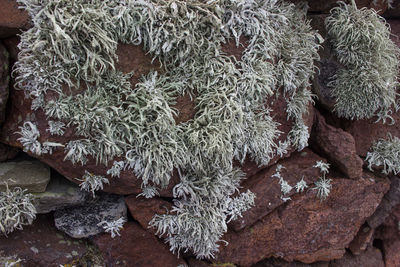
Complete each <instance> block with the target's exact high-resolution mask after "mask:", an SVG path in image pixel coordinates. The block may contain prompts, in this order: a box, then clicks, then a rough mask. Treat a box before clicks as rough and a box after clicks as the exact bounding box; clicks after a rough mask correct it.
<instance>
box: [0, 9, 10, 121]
mask: <svg viewBox="0 0 400 267" xmlns="http://www.w3.org/2000/svg"><path fill="white" fill-rule="evenodd" d="M0 16H1V15H0ZM8 57H9V54H8V52H7V50H6V48H5V47H4V45H3V44H2V43H1V41H0V125H1V124H2V123H3V121H4V119H5V117H6V105H7V99H8V93H9V89H8V85H9V83H10V70H9V68H10V64H9V58H8Z"/></svg>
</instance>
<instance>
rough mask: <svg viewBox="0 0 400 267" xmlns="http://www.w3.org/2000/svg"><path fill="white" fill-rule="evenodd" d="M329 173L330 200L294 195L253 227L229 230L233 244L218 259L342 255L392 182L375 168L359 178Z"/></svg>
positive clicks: (242, 260)
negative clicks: (375, 173) (380, 177)
mask: <svg viewBox="0 0 400 267" xmlns="http://www.w3.org/2000/svg"><path fill="white" fill-rule="evenodd" d="M328 177H329V178H332V180H333V181H332V191H331V193H330V195H329V197H328V198H327V199H326V200H325V201H319V200H318V199H317V198H316V191H315V190H307V191H305V192H304V193H301V194H297V195H295V196H293V197H292V200H291V201H289V202H288V203H287V204H286V205H283V206H282V207H280V208H279V209H275V210H274V211H273V212H271V213H270V214H268V215H267V216H265V217H263V218H262V219H261V220H259V221H258V222H257V223H255V224H254V225H252V226H251V227H247V228H245V229H243V230H241V231H240V232H232V231H230V232H228V233H227V234H225V235H224V236H223V239H224V240H226V241H227V242H228V243H229V245H228V246H221V247H220V253H219V254H218V256H217V258H216V260H215V261H216V262H233V263H235V264H238V265H241V266H251V265H252V264H254V263H256V262H258V261H260V260H262V259H264V258H268V257H271V256H274V257H281V258H283V259H285V260H287V261H292V260H298V261H301V262H305V263H311V262H315V261H328V260H333V259H339V258H341V257H342V256H343V255H344V253H345V248H346V247H347V246H348V245H349V243H350V242H351V241H352V240H353V238H354V236H355V235H356V234H357V232H358V230H359V228H360V226H361V225H362V224H363V222H364V221H365V219H366V218H367V217H369V216H370V215H371V214H372V213H373V212H374V211H375V209H376V208H377V206H378V204H379V202H380V201H381V199H382V197H383V195H384V194H385V192H386V191H387V190H388V189H389V185H388V183H387V182H386V181H381V180H375V177H373V176H372V175H371V174H369V173H364V175H363V178H362V179H358V180H350V179H344V178H342V177H338V176H332V175H328Z"/></svg>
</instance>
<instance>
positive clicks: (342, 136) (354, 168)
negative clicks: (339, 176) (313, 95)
mask: <svg viewBox="0 0 400 267" xmlns="http://www.w3.org/2000/svg"><path fill="white" fill-rule="evenodd" d="M315 114H316V116H315V123H314V125H313V132H312V134H311V140H310V143H311V147H312V148H313V149H314V151H317V152H319V153H320V154H323V155H325V156H326V157H327V159H328V160H329V162H332V164H333V165H334V166H335V167H337V168H338V169H339V170H340V171H342V172H343V173H344V174H345V175H346V176H348V177H349V178H352V179H358V178H360V177H361V175H362V172H363V168H362V167H363V160H362V159H361V158H360V157H359V156H358V155H357V152H356V146H355V140H354V138H353V136H352V135H351V134H349V133H347V132H345V131H343V130H342V129H339V128H335V127H333V126H330V125H328V124H327V123H326V121H325V118H324V117H323V116H322V115H321V114H320V113H319V112H318V111H316V112H315Z"/></svg>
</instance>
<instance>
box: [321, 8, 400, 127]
mask: <svg viewBox="0 0 400 267" xmlns="http://www.w3.org/2000/svg"><path fill="white" fill-rule="evenodd" d="M339 3H340V6H339V7H335V8H333V9H332V10H331V15H330V16H329V17H328V18H327V19H326V21H325V24H326V28H327V31H328V36H329V41H330V43H331V45H332V48H333V52H334V54H335V56H336V58H337V59H338V60H339V62H340V63H341V64H342V65H343V66H344V68H342V69H339V71H338V72H337V73H336V74H335V75H334V76H333V77H332V81H331V82H330V83H329V84H328V85H329V86H330V87H331V88H332V96H333V97H334V98H335V99H336V104H335V107H334V110H335V112H336V114H337V115H338V116H339V117H344V118H347V119H365V118H371V117H373V116H375V115H376V116H378V120H383V122H386V120H387V119H390V120H392V117H391V116H390V115H391V113H392V111H393V109H394V108H397V106H396V97H397V95H398V94H397V92H396V90H397V87H398V73H399V48H398V47H397V45H396V44H395V43H394V42H393V41H391V40H390V28H389V26H388V24H387V23H386V22H385V20H384V19H383V18H382V17H380V16H379V15H378V14H377V13H376V11H375V10H373V9H367V8H361V9H358V8H357V7H356V4H355V2H354V0H352V4H345V3H344V2H339Z"/></svg>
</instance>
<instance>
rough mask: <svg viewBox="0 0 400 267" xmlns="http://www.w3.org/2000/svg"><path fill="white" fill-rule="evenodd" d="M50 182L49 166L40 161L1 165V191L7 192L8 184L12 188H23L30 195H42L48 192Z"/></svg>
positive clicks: (4, 163)
mask: <svg viewBox="0 0 400 267" xmlns="http://www.w3.org/2000/svg"><path fill="white" fill-rule="evenodd" d="M49 181H50V168H49V166H47V165H45V164H43V163H41V162H40V161H38V160H22V161H10V162H2V163H0V191H5V190H6V183H7V184H8V186H9V187H10V188H12V187H21V188H23V189H28V192H30V193H41V192H44V191H46V186H47V184H48V183H49Z"/></svg>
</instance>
